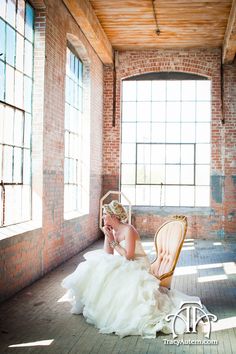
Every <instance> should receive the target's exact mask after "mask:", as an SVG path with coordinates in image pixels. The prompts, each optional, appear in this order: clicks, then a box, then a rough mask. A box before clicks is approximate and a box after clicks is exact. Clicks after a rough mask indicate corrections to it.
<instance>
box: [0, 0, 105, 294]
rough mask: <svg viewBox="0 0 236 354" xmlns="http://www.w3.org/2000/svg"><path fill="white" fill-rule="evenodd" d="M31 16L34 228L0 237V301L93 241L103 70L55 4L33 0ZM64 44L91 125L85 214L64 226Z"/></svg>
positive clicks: (98, 192) (98, 186)
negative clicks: (81, 74) (79, 71)
mask: <svg viewBox="0 0 236 354" xmlns="http://www.w3.org/2000/svg"><path fill="white" fill-rule="evenodd" d="M44 5H46V6H44ZM35 9H36V18H35V66H34V78H35V84H34V100H33V115H34V118H33V119H34V121H33V136H32V145H33V147H32V157H33V159H32V161H33V166H32V174H33V176H32V179H33V220H34V223H32V224H33V225H36V224H37V227H36V226H35V227H31V230H30V231H28V232H24V230H26V227H25V226H24V225H22V226H20V225H18V226H16V227H15V230H16V232H15V235H14V236H10V235H11V231H12V230H13V228H11V227H10V228H6V229H5V230H4V231H2V232H3V233H2V234H1V235H2V239H1V237H0V244H1V248H0V249H1V250H0V300H3V299H5V298H7V297H9V296H11V295H12V294H14V293H16V292H17V291H18V290H20V289H21V288H23V287H25V286H26V285H28V284H30V283H32V282H33V281H34V280H36V279H38V278H40V277H41V276H43V274H45V273H46V272H48V271H49V270H51V269H52V268H54V267H56V266H57V265H58V264H60V263H62V262H63V261H65V260H66V259H68V258H69V257H71V256H73V255H74V254H76V253H77V252H78V251H80V250H82V249H84V248H86V247H87V246H88V245H89V244H91V243H92V242H93V241H94V240H95V239H97V238H98V237H99V232H98V211H99V199H100V197H101V186H102V118H103V117H102V111H103V106H102V101H103V66H102V63H101V61H100V60H99V59H98V57H97V56H96V54H95V52H94V50H93V49H92V48H91V46H90V45H89V43H88V42H87V40H86V38H85V37H84V35H83V33H82V32H81V31H80V29H79V27H78V25H77V24H76V22H75V21H74V19H73V18H72V16H71V15H70V14H69V12H68V10H67V8H66V7H65V5H64V3H63V1H58V0H50V1H49V0H47V1H39V0H37V1H36V2H35ZM67 40H69V41H70V42H72V44H73V45H74V46H75V47H76V50H77V51H78V54H79V56H80V57H81V59H82V60H83V61H84V63H85V71H86V73H85V76H86V77H85V94H86V110H87V111H89V116H90V117H88V118H90V126H91V134H90V141H91V144H90V156H91V159H90V165H91V175H90V192H91V193H90V211H89V214H88V215H84V216H82V217H76V218H74V219H70V220H64V210H63V207H64V102H65V70H66V65H65V63H66V46H67ZM94 127H96V129H92V128H94ZM17 230H18V234H17ZM4 233H5V236H6V237H4ZM7 235H8V237H7Z"/></svg>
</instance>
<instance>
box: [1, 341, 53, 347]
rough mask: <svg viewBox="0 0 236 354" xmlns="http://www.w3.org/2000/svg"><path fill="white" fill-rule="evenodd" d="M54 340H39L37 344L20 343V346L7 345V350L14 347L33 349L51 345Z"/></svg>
mask: <svg viewBox="0 0 236 354" xmlns="http://www.w3.org/2000/svg"><path fill="white" fill-rule="evenodd" d="M53 341H54V339H47V340H39V341H37V342H29V343H20V344H12V345H9V346H8V348H16V347H35V346H39V345H44V346H46V345H51V344H52V342H53Z"/></svg>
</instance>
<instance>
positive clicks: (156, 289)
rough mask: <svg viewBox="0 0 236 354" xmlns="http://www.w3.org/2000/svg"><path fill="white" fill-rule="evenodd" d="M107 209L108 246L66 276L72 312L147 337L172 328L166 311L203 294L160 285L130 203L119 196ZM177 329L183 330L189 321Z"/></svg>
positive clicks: (105, 327)
mask: <svg viewBox="0 0 236 354" xmlns="http://www.w3.org/2000/svg"><path fill="white" fill-rule="evenodd" d="M104 212H105V213H104V216H103V220H104V227H103V231H104V234H105V240H104V248H103V249H101V250H95V251H90V252H87V253H85V254H84V258H85V259H86V261H85V262H82V263H80V264H79V265H78V267H77V269H76V270H75V271H74V272H73V273H72V274H70V275H69V276H67V277H66V278H65V279H64V280H63V281H62V286H63V287H64V288H66V289H67V296H68V298H69V301H70V302H71V304H72V309H71V312H72V313H74V314H80V313H83V316H84V317H85V318H86V321H87V322H88V323H91V324H93V325H95V326H96V327H97V328H98V329H99V332H100V333H113V332H114V333H115V334H117V335H119V336H120V337H124V336H127V335H141V336H142V337H143V338H155V337H156V332H158V331H162V332H163V333H172V329H171V322H167V321H166V320H165V317H166V315H168V314H170V313H175V312H177V310H178V309H179V306H180V303H181V301H183V300H185V301H187V300H188V301H189V300H192V301H196V300H199V298H197V297H193V296H187V295H185V294H182V293H180V292H178V291H175V290H168V289H166V288H163V287H160V286H159V281H158V280H157V279H156V278H155V277H154V276H153V275H152V274H151V271H150V262H149V260H148V257H147V255H146V253H145V251H144V249H143V247H142V243H141V240H140V237H139V234H138V232H137V231H136V229H135V228H134V227H133V226H131V225H128V224H127V223H126V222H127V213H126V210H125V209H124V207H123V206H122V205H121V204H120V203H118V202H117V201H115V200H114V201H112V202H111V203H110V204H107V205H104ZM175 329H176V331H177V333H183V332H184V329H185V327H184V323H183V321H181V320H179V321H177V327H176V326H175Z"/></svg>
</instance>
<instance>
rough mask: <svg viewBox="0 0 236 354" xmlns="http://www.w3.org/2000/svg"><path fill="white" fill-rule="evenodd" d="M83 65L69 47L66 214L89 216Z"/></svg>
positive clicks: (66, 119) (66, 126)
mask: <svg viewBox="0 0 236 354" xmlns="http://www.w3.org/2000/svg"><path fill="white" fill-rule="evenodd" d="M83 69H84V68H83V63H82V61H81V60H80V59H79V58H78V56H77V55H76V53H75V51H74V50H73V48H72V47H70V45H68V47H67V60H66V94H65V161H64V183H65V189H64V211H65V214H67V215H68V213H73V212H76V213H79V214H85V213H86V212H88V197H89V191H88V189H89V157H88V153H89V144H88V139H87V134H86V133H85V129H86V122H85V115H84V109H83V108H84V107H83V101H84V100H83V96H84V92H83Z"/></svg>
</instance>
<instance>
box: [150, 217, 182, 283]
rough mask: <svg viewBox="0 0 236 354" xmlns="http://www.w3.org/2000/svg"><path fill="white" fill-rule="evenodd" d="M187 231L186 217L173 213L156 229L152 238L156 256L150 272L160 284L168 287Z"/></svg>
mask: <svg viewBox="0 0 236 354" xmlns="http://www.w3.org/2000/svg"><path fill="white" fill-rule="evenodd" d="M186 232H187V217H186V216H184V215H175V216H173V217H172V218H171V219H170V220H168V221H166V222H165V223H164V224H163V225H161V227H160V228H159V229H158V230H157V232H156V234H155V238H154V243H155V248H156V258H155V260H154V261H153V262H152V263H151V273H152V274H153V275H154V276H155V277H156V278H157V279H159V280H160V281H161V282H160V286H163V287H166V288H168V289H170V287H171V281H172V276H173V273H174V270H175V267H176V264H177V261H178V258H179V254H180V251H181V248H182V245H183V242H184V238H185V236H186Z"/></svg>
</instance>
